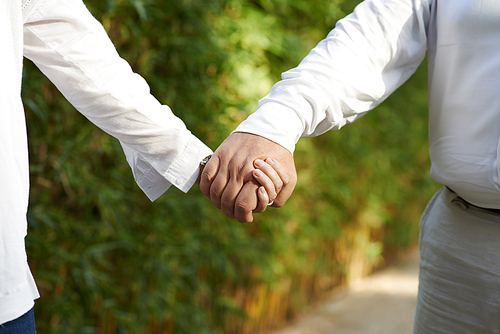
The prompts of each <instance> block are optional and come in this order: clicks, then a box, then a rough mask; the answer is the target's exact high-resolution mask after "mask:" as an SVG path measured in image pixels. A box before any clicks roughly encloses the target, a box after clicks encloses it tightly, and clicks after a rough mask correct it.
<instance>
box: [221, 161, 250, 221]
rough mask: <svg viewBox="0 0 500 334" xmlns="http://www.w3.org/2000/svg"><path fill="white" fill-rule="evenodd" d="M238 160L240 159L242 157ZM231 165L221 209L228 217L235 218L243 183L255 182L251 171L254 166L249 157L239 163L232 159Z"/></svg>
mask: <svg viewBox="0 0 500 334" xmlns="http://www.w3.org/2000/svg"><path fill="white" fill-rule="evenodd" d="M236 160H238V161H240V159H236ZM229 165H230V167H229V169H228V177H229V179H228V180H227V185H226V187H225V188H224V191H223V193H222V195H221V199H220V209H221V210H222V212H223V213H224V214H225V215H226V216H227V217H229V218H235V203H236V198H237V197H238V195H239V193H240V191H241V189H242V188H243V185H244V184H245V183H246V182H248V181H250V180H252V181H254V182H255V180H254V179H253V177H252V173H251V171H253V168H254V167H253V164H252V160H249V159H241V162H240V163H239V164H238V163H234V161H231V162H230V163H229Z"/></svg>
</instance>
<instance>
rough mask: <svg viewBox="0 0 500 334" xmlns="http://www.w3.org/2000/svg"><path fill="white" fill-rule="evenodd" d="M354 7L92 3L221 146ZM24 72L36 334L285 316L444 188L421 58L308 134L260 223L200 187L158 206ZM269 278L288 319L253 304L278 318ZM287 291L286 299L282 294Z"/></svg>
mask: <svg viewBox="0 0 500 334" xmlns="http://www.w3.org/2000/svg"><path fill="white" fill-rule="evenodd" d="M356 3H357V1H356V0H334V1H320V0H310V1H304V0H276V1H270V0H253V1H252V0H209V1H191V0H182V1H169V0H168V1H155V0H107V1H97V0H87V1H86V4H87V6H88V7H89V9H90V10H91V11H92V12H93V14H94V15H95V16H96V17H97V18H98V19H99V20H100V21H101V22H102V23H103V25H104V27H105V28H106V30H107V31H108V33H109V35H110V37H111V39H112V40H113V41H114V43H115V45H116V47H117V49H118V50H119V52H120V54H121V55H122V56H123V57H124V58H125V59H127V60H128V61H129V62H130V63H131V65H132V67H133V68H134V70H135V71H136V72H138V73H140V74H141V75H143V76H144V77H145V78H146V80H147V81H148V82H149V83H150V85H151V89H152V93H153V94H154V95H155V96H156V97H157V98H158V99H159V100H160V101H161V102H162V103H165V104H168V105H169V106H170V107H171V108H172V110H173V111H174V113H176V114H177V115H178V116H179V117H181V118H182V119H183V120H184V121H185V122H186V124H187V126H188V128H190V129H191V130H192V132H193V133H195V134H196V135H197V136H199V137H200V138H201V139H202V140H204V141H205V142H206V143H207V144H208V145H209V146H211V147H213V148H216V147H217V145H218V144H219V143H220V142H221V141H222V140H223V139H224V138H225V137H226V136H227V135H228V134H229V133H230V131H232V130H233V129H234V128H235V127H236V125H237V124H238V123H239V122H240V121H242V120H243V119H244V118H245V117H246V116H247V115H248V114H249V113H251V112H252V111H253V110H254V109H255V107H256V104H257V101H258V99H260V98H261V97H262V96H264V95H265V94H266V93H267V92H268V91H269V89H270V88H271V85H272V84H273V83H274V82H276V81H277V80H279V76H280V73H281V72H283V71H285V70H287V69H289V68H292V67H294V66H296V65H297V64H298V62H299V61H300V60H301V59H302V58H303V57H304V56H305V55H306V54H307V53H308V51H309V50H310V49H311V48H312V47H313V46H314V45H315V44H316V43H317V42H318V41H319V40H320V39H321V38H322V37H324V36H325V35H326V34H327V33H328V31H329V30H330V29H332V28H333V26H334V24H335V22H336V20H338V19H339V18H341V17H343V16H344V15H345V14H346V13H348V12H350V11H351V10H352V9H353V7H354V6H355V4H356ZM23 84H24V86H23V100H24V103H25V107H26V113H27V123H28V131H29V145H30V146H29V148H30V157H31V167H30V168H31V183H32V188H31V198H30V207H29V213H28V220H29V234H28V237H27V248H28V254H29V259H30V264H31V266H32V269H33V272H34V275H35V279H36V281H37V284H38V286H39V289H40V292H41V295H42V297H41V299H40V301H39V302H38V303H37V307H36V316H37V326H38V330H39V332H41V333H140V332H145V333H157V332H158V333H160V332H161V333H172V332H174V333H223V332H225V331H227V332H231V333H250V332H252V331H256V329H257V328H260V329H261V330H264V329H267V328H269V327H273V326H275V325H276V324H278V323H279V322H280V321H283V319H284V317H286V316H292V315H293V314H294V313H295V312H297V311H299V310H300V309H301V307H303V305H304V303H305V302H307V301H309V300H310V299H314V298H316V297H317V296H318V295H320V294H321V292H322V291H324V290H327V289H330V288H331V287H332V286H335V285H337V284H339V283H341V282H343V281H346V280H349V279H351V278H353V277H356V276H357V275H361V274H365V273H367V272H369V271H370V270H371V268H372V267H373V266H375V265H378V264H380V263H381V261H382V259H383V257H388V256H390V255H391V254H395V253H397V251H398V250H401V249H405V248H407V247H409V246H410V245H413V244H415V242H416V240H417V236H418V219H419V216H420V213H421V211H422V210H423V207H424V205H425V203H426V201H427V200H428V199H429V197H430V196H431V194H432V192H433V191H435V190H436V185H435V184H433V183H432V182H431V181H429V179H428V177H427V170H428V166H429V162H428V153H427V126H426V123H427V119H426V112H427V106H426V104H427V95H426V74H425V68H422V69H420V70H419V72H418V73H417V74H416V75H415V76H414V78H412V79H411V80H410V82H409V83H407V84H406V85H405V86H403V87H402V88H401V89H400V90H399V91H398V92H397V93H396V94H394V95H393V96H392V97H391V98H390V99H389V100H388V101H386V102H385V103H384V104H382V105H381V106H380V107H378V108H377V110H376V111H373V112H372V113H370V114H369V115H368V116H366V117H364V118H363V119H361V120H359V121H357V122H356V123H355V124H354V125H351V126H348V127H347V128H346V129H344V130H342V131H338V132H330V133H328V134H325V135H323V136H321V137H318V138H314V139H306V140H302V141H301V142H300V143H299V145H298V147H297V151H296V154H295V157H296V163H297V169H298V175H299V183H298V185H297V189H296V191H295V193H294V195H293V196H292V198H291V199H290V201H289V203H288V204H287V205H286V206H285V207H283V208H281V209H279V210H276V209H269V210H268V212H266V213H264V214H260V215H259V216H258V217H256V222H255V223H253V224H250V225H241V224H239V223H237V222H235V221H231V220H229V219H226V218H225V217H224V216H223V215H222V214H221V213H220V212H218V210H217V209H215V208H214V207H212V206H211V204H210V203H209V202H208V201H207V200H206V198H205V197H204V196H203V195H201V194H200V193H199V191H198V190H197V189H193V190H191V191H190V192H189V193H188V194H183V193H181V192H179V191H178V190H176V189H171V190H169V191H168V192H167V193H166V194H165V195H163V196H162V197H161V198H160V199H159V200H157V201H156V202H155V203H150V202H149V200H148V199H147V198H146V197H145V196H144V194H142V192H141V191H140V190H139V189H138V187H137V186H136V185H135V184H134V183H133V180H132V177H131V173H130V171H129V168H128V165H127V164H126V162H125V160H124V157H123V153H122V151H121V148H120V145H119V143H118V142H117V141H116V140H115V139H113V138H110V137H109V136H108V135H106V134H104V133H103V132H101V131H100V130H99V129H97V128H96V127H95V126H93V125H92V124H90V123H89V122H88V121H87V120H86V119H85V118H84V117H83V116H81V115H79V114H78V113H77V112H76V111H75V110H74V109H73V108H72V107H71V106H70V105H69V104H68V102H66V101H65V100H64V99H63V98H62V96H61V95H60V94H59V93H58V92H57V91H56V90H55V88H54V87H53V86H52V85H51V84H50V83H49V82H48V81H47V80H46V79H45V78H44V77H43V76H42V75H41V74H40V73H39V72H38V70H37V69H36V68H35V67H34V66H33V65H32V64H30V63H28V62H26V64H25V71H24V83H23ZM242 291H243V292H242ZM262 291H264V292H263V293H264V294H267V295H266V296H267V297H266V298H267V299H265V300H266V302H263V303H264V304H265V303H268V305H271V306H269V308H270V310H271V311H273V312H274V310H278V309H280V310H281V309H283V310H284V311H283V312H282V313H280V315H276V319H275V320H273V319H271V320H266V321H267V322H265V321H264V320H263V319H264V318H263V317H264V316H263V315H261V316H254V315H255V314H257V313H258V312H260V314H264V313H265V312H264V311H263V310H265V308H264V307H263V306H259V307H260V309H258V307H257V306H255V305H260V304H259V303H260V302H257V301H259V300H260V299H258V298H257V297H258V295H259V293H261V292H262ZM241 296H243V297H241ZM276 296H280V297H279V298H281V299H279V300H281V301H283V300H284V301H285V302H280V303H281V304H280V303H278V302H275V303H274V304H272V303H271V301H272V300H274V299H273V298H274V297H276ZM254 297H255V298H254ZM252 298H253V299H252ZM276 298H278V297H276ZM252 300H257V301H256V302H255V303H253V304H252ZM272 305H274V306H272ZM256 310H257V311H256ZM259 310H260V311H259ZM255 312H257V313H255ZM276 312H277V311H276ZM280 312H281V311H280ZM268 313H269V312H268ZM276 314H278V312H277V313H276ZM255 317H257V318H258V319H257V318H255ZM259 317H260V318H259ZM279 317H281V318H279ZM256 319H257V320H256ZM259 319H260V320H259ZM252 322H253V323H255V324H256V325H252V326H250V327H248V326H247V325H244V324H249V323H252ZM245 326H247V327H245ZM259 326H260V327H259ZM264 326H267V328H264ZM249 328H250V329H249Z"/></svg>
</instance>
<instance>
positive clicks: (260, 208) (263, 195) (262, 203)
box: [253, 186, 270, 213]
mask: <svg viewBox="0 0 500 334" xmlns="http://www.w3.org/2000/svg"><path fill="white" fill-rule="evenodd" d="M257 197H258V202H257V207H256V208H255V210H253V212H254V213H260V212H264V211H266V209H267V206H268V204H269V202H270V200H269V196H268V194H267V191H266V188H264V187H263V186H260V187H259V189H258V191H257Z"/></svg>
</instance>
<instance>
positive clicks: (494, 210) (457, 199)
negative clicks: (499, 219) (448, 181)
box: [446, 186, 500, 215]
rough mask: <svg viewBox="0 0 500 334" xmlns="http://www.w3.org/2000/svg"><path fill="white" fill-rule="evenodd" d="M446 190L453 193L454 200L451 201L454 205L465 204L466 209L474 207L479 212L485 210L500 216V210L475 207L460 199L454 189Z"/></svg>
mask: <svg viewBox="0 0 500 334" xmlns="http://www.w3.org/2000/svg"><path fill="white" fill-rule="evenodd" d="M446 189H448V190H449V191H450V192H452V193H453V197H454V198H453V199H452V200H451V202H452V203H457V202H460V203H461V204H463V205H464V206H465V208H468V207H472V208H476V209H479V210H484V211H488V212H491V213H494V214H497V215H500V209H491V208H483V207H481V206H477V205H474V204H472V203H470V202H467V201H466V200H465V199H463V198H462V197H460V196H459V195H458V194H457V193H456V192H455V191H453V189H451V188H450V187H448V186H446Z"/></svg>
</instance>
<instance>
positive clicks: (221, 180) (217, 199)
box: [209, 163, 232, 218]
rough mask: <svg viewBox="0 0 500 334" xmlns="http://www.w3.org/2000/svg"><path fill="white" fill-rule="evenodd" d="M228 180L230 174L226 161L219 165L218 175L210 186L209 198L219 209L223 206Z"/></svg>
mask: <svg viewBox="0 0 500 334" xmlns="http://www.w3.org/2000/svg"><path fill="white" fill-rule="evenodd" d="M228 182H229V175H228V171H227V166H226V165H225V164H224V163H221V164H220V165H219V169H218V171H217V175H215V177H214V179H213V181H212V185H211V186H210V191H209V196H210V197H209V199H210V200H211V201H212V204H213V205H215V206H216V207H217V208H218V209H220V208H221V197H222V193H223V192H224V190H225V189H226V187H227V184H228ZM230 218H232V217H230Z"/></svg>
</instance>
